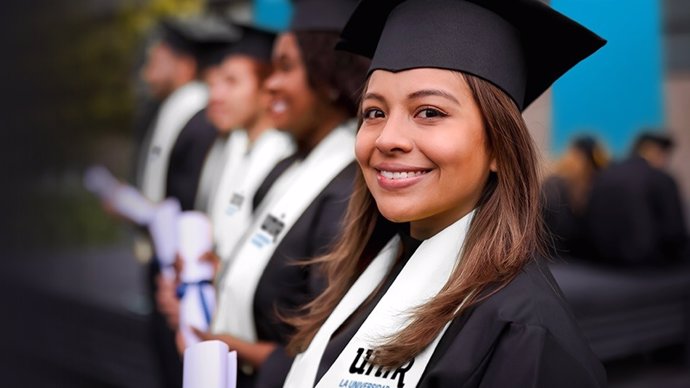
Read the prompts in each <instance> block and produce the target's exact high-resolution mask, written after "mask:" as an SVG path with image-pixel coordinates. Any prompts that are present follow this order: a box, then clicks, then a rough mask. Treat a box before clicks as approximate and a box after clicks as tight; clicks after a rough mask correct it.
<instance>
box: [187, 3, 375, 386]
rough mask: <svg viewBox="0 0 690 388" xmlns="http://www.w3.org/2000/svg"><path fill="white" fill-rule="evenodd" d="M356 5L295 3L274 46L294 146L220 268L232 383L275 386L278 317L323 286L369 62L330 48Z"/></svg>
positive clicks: (279, 354)
mask: <svg viewBox="0 0 690 388" xmlns="http://www.w3.org/2000/svg"><path fill="white" fill-rule="evenodd" d="M354 5H355V2H354V1H351V0H348V1H342V0H341V1H335V0H330V1H324V0H305V1H300V2H297V3H296V4H295V9H294V13H293V15H294V16H293V21H292V23H291V27H290V31H289V32H286V33H284V34H282V35H280V36H279V37H278V39H277V41H276V44H275V47H274V50H273V64H274V72H273V74H272V75H271V76H270V77H269V79H268V80H267V82H266V86H267V88H268V90H269V92H270V94H271V97H272V98H271V105H270V112H271V117H272V119H273V122H274V124H275V125H276V127H277V128H278V129H280V130H283V131H285V132H287V133H289V134H291V135H292V137H293V139H294V141H295V143H296V145H297V151H296V153H295V154H294V155H292V156H290V157H289V158H287V159H285V160H284V161H282V162H280V163H279V164H278V165H277V166H276V168H275V169H274V170H273V171H272V172H271V173H270V174H269V175H268V178H267V179H266V180H265V181H264V183H263V184H262V185H261V187H260V188H259V189H258V191H257V193H256V195H255V197H254V206H255V211H254V224H253V225H252V226H251V227H250V228H249V230H248V233H247V234H246V235H245V237H244V238H243V240H242V241H240V242H239V243H238V245H237V247H236V248H235V250H234V252H233V254H232V255H231V257H230V258H229V260H228V261H227V265H226V266H224V268H221V271H220V273H219V277H218V283H217V284H218V294H219V297H218V309H217V312H216V315H215V317H214V322H213V327H212V332H213V334H207V333H199V334H200V336H201V337H202V338H203V339H220V340H222V341H224V342H226V343H227V344H228V345H229V347H230V348H231V349H233V350H236V351H237V353H238V357H239V363H240V371H239V375H238V387H252V386H261V387H267V386H281V385H282V383H283V381H284V377H285V374H286V373H287V370H288V369H289V365H290V362H291V360H289V359H288V358H287V356H286V355H285V352H284V351H283V349H282V346H284V345H285V344H286V343H287V340H288V338H289V336H290V335H291V334H292V333H293V331H294V329H293V327H292V326H290V325H288V324H286V323H284V322H282V321H281V319H280V318H281V316H285V315H290V314H292V313H294V312H295V311H296V310H297V309H298V307H299V306H301V305H303V304H304V303H306V302H308V301H310V300H311V299H313V298H314V297H315V296H316V295H317V294H318V293H319V292H320V291H321V290H323V283H322V280H323V278H322V277H321V276H319V275H318V273H317V271H316V270H315V268H313V267H304V266H300V265H297V264H299V263H301V262H304V261H305V260H306V259H310V258H312V257H315V256H318V255H322V254H324V253H325V252H326V251H327V250H328V249H329V248H331V247H332V244H333V242H334V241H335V240H336V238H337V236H338V235H339V234H340V231H341V223H342V219H343V216H344V214H345V209H346V208H347V201H348V199H349V196H350V194H351V192H352V187H353V182H354V176H355V173H356V170H357V166H356V163H355V161H354V152H353V150H354V134H355V127H356V122H355V120H354V119H353V118H354V117H355V116H356V113H357V102H356V99H357V96H358V94H359V88H360V87H361V85H362V83H363V82H364V78H365V75H366V69H367V66H368V62H369V61H368V60H365V59H364V58H360V57H356V56H354V55H352V54H349V53H343V52H337V51H335V50H334V46H335V43H336V42H337V40H338V33H339V31H340V30H341V29H342V26H343V25H344V23H345V21H346V18H347V16H349V14H350V13H351V11H352V9H353V8H354Z"/></svg>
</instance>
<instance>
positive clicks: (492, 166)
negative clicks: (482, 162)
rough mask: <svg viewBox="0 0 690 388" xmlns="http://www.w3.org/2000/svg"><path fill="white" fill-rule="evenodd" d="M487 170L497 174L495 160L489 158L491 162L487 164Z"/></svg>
mask: <svg viewBox="0 0 690 388" xmlns="http://www.w3.org/2000/svg"><path fill="white" fill-rule="evenodd" d="M489 170H490V171H491V172H498V167H497V166H496V158H491V162H490V163H489Z"/></svg>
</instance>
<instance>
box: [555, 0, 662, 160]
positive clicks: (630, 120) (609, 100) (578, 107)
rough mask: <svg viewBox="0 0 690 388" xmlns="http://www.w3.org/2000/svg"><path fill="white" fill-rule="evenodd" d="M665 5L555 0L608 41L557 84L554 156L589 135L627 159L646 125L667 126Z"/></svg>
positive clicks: (636, 0) (638, 0)
mask: <svg viewBox="0 0 690 388" xmlns="http://www.w3.org/2000/svg"><path fill="white" fill-rule="evenodd" d="M660 3H661V1H659V0H625V1H621V0H552V2H551V5H552V6H553V7H554V8H555V9H557V10H559V11H561V12H563V13H564V14H566V15H568V16H570V17H572V18H573V19H575V20H577V21H578V22H580V23H581V24H583V25H585V26H587V27H588V28H590V29H592V30H593V31H595V32H596V33H597V34H599V35H601V36H602V37H604V38H605V39H607V40H608V43H607V44H606V46H604V47H603V48H602V49H601V50H599V51H598V52H597V53H595V54H594V55H593V56H592V57H590V58H588V59H586V60H585V61H583V62H582V63H580V64H579V65H578V66H577V67H575V69H573V70H572V71H571V72H570V73H568V74H566V75H565V76H564V77H563V78H562V79H560V80H559V81H557V82H556V84H555V86H554V89H553V120H554V121H553V126H552V128H553V132H552V137H551V138H552V144H551V145H552V150H553V152H554V154H558V153H560V152H561V151H562V150H563V149H564V148H565V147H566V146H567V144H568V142H569V140H570V139H571V138H572V136H573V135H574V134H577V133H581V132H583V131H587V132H590V133H591V132H593V133H595V134H597V135H598V137H599V138H600V139H601V140H603V141H604V142H605V144H606V146H607V148H608V150H610V151H611V152H613V153H614V154H616V155H618V156H621V155H624V154H625V153H627V151H628V148H629V146H630V144H631V142H632V139H633V138H634V136H635V134H636V133H637V132H639V130H640V129H641V127H644V126H657V127H658V126H661V125H663V122H664V118H663V84H662V82H663V67H662V30H661V4H660ZM546 55H548V54H546Z"/></svg>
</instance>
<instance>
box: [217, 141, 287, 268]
mask: <svg viewBox="0 0 690 388" xmlns="http://www.w3.org/2000/svg"><path fill="white" fill-rule="evenodd" d="M242 132H244V131H242ZM233 151H234V150H233ZM293 151H294V145H293V143H292V140H291V139H290V136H289V135H287V134H286V133H284V132H279V131H277V130H275V129H268V130H266V131H264V132H263V133H262V134H261V136H259V138H258V139H256V141H255V142H254V144H253V145H252V146H251V148H249V149H248V150H245V152H244V153H243V155H242V156H243V157H242V158H241V160H240V161H239V162H238V163H237V164H233V163H229V164H228V165H227V166H226V167H225V168H224V169H223V172H222V174H221V175H220V182H219V183H218V188H217V189H216V191H215V193H214V195H213V196H212V198H211V202H210V203H209V215H210V216H211V220H212V222H213V231H214V235H215V241H216V253H217V254H218V256H219V257H220V258H221V259H223V260H227V259H228V258H229V257H230V254H231V253H232V251H233V249H234V247H235V245H237V242H238V241H239V240H240V238H241V237H242V236H243V235H244V233H245V231H246V229H247V228H248V227H249V226H251V222H252V199H253V198H254V194H255V193H256V190H257V189H258V188H259V186H260V185H261V183H262V182H263V181H264V179H266V176H267V175H268V173H270V172H271V170H272V169H273V167H275V165H276V164H277V163H278V162H279V161H280V160H282V159H283V158H285V157H286V156H288V155H289V154H291V153H292V152H293Z"/></svg>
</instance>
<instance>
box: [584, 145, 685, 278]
mask: <svg viewBox="0 0 690 388" xmlns="http://www.w3.org/2000/svg"><path fill="white" fill-rule="evenodd" d="M586 230H587V233H588V235H587V237H588V240H589V244H590V245H591V246H592V254H593V255H594V257H596V258H597V259H599V260H602V261H606V262H612V263H625V264H661V263H668V262H672V261H676V260H678V259H680V258H683V255H684V254H685V249H686V246H685V245H686V241H687V233H688V232H687V229H686V226H685V220H684V218H683V210H682V205H681V201H680V196H679V192H678V187H677V185H676V183H675V181H674V180H673V178H672V177H671V176H670V175H668V174H666V173H665V172H663V171H661V170H659V169H656V168H654V167H652V166H650V165H649V163H647V162H646V161H645V160H644V159H642V158H640V157H637V156H634V157H631V158H629V159H627V160H625V161H623V162H620V163H617V164H615V165H613V166H611V167H609V168H608V169H606V170H604V171H602V172H601V173H600V174H599V176H598V177H597V178H596V179H595V181H594V184H593V187H592V191H591V194H590V199H589V204H588V208H587V212H586Z"/></svg>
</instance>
